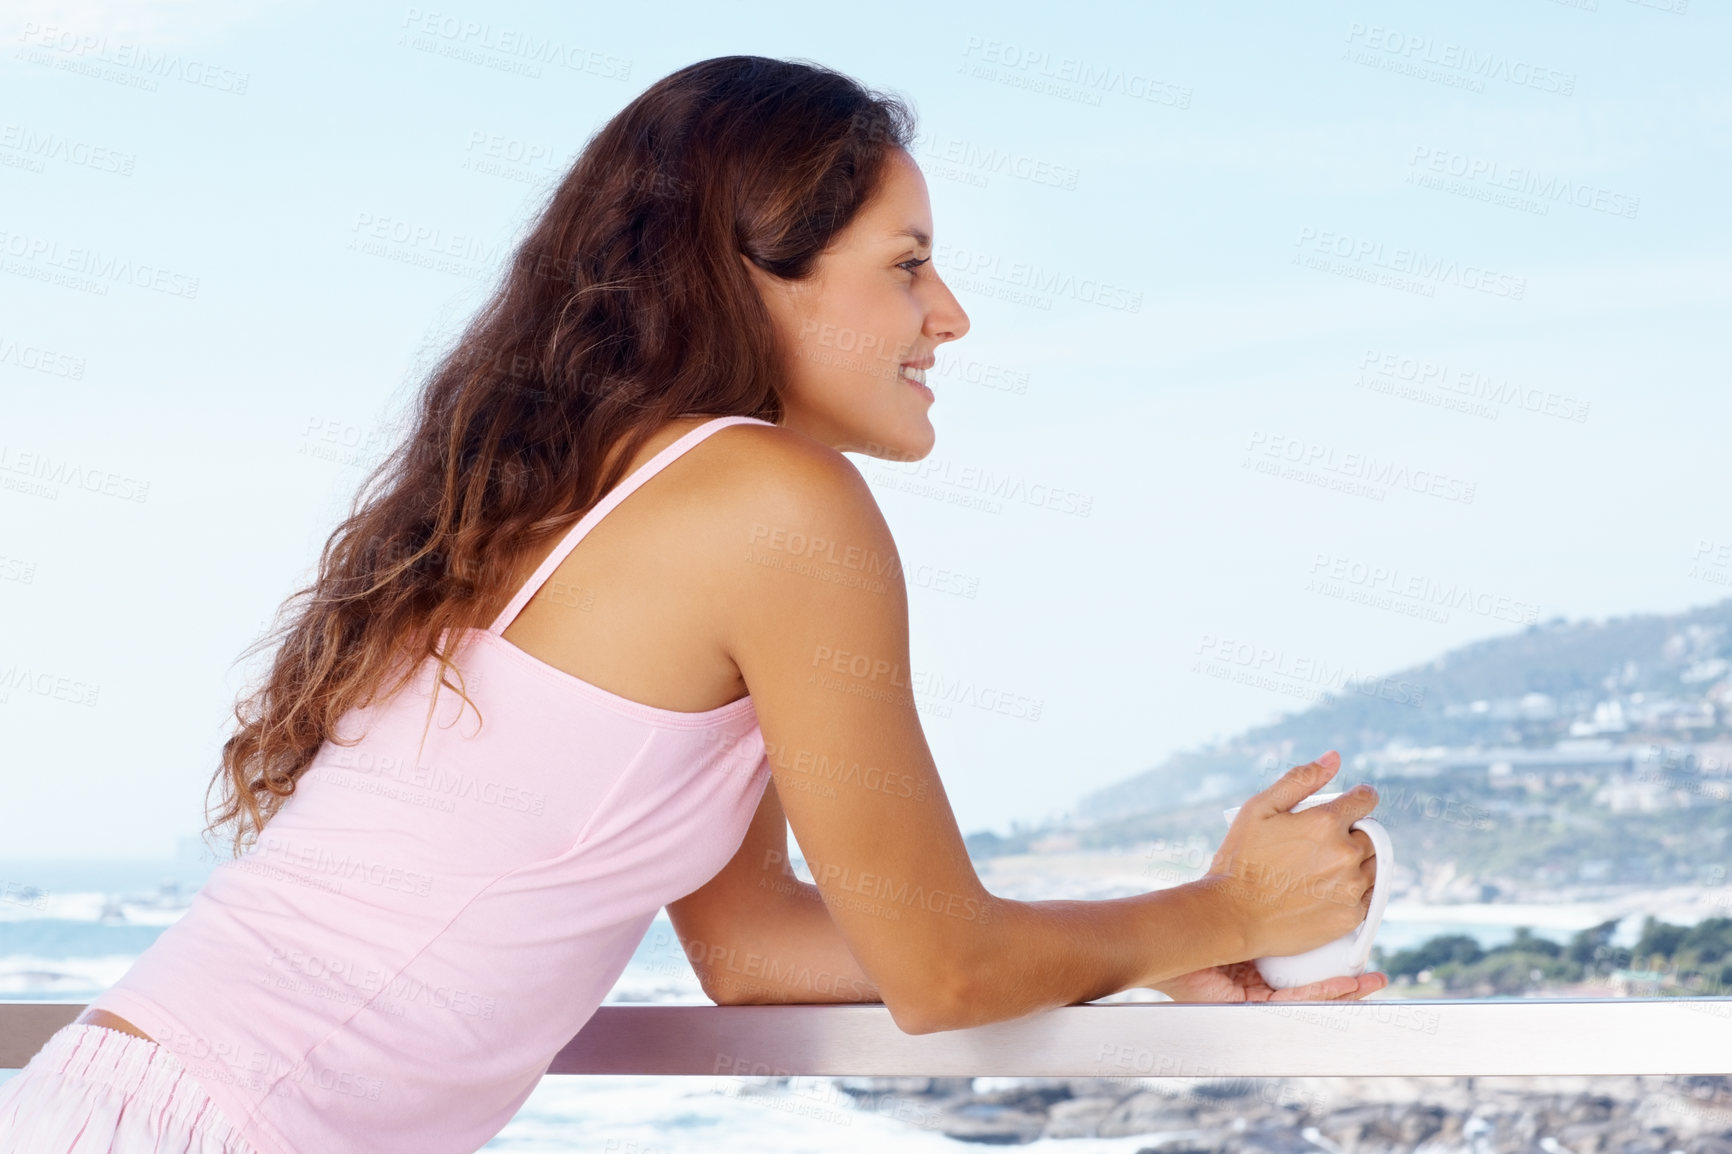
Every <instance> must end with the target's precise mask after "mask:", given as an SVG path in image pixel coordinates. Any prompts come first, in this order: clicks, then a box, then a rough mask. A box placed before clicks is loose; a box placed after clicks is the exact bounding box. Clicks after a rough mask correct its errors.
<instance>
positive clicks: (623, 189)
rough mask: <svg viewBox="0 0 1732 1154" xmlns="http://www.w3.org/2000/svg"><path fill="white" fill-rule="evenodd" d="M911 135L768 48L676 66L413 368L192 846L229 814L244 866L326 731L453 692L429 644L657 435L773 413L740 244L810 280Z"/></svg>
mask: <svg viewBox="0 0 1732 1154" xmlns="http://www.w3.org/2000/svg"><path fill="white" fill-rule="evenodd" d="M913 135H914V118H913V115H912V113H911V111H910V110H909V109H908V107H907V106H906V105H904V104H903V103H902V102H900V101H898V100H896V99H895V98H893V97H889V96H885V95H883V94H880V93H876V92H872V91H870V90H868V89H866V88H863V87H862V86H861V85H860V84H858V83H857V82H855V81H854V80H852V79H849V78H848V77H846V76H843V75H840V74H838V73H836V72H833V71H830V70H829V69H826V68H822V67H819V66H817V65H814V64H811V63H809V62H805V61H784V60H772V59H767V58H765V57H761V56H724V57H718V58H715V59H712V60H704V61H701V62H699V63H697V64H693V65H690V66H688V67H686V68H682V69H680V70H679V71H678V72H675V73H673V74H672V75H670V76H667V77H665V78H664V79H662V80H660V81H657V82H656V83H655V84H653V85H651V86H650V87H649V88H648V89H647V90H646V91H645V92H644V93H643V94H642V95H640V96H638V97H637V99H635V100H633V101H632V102H631V103H630V104H629V105H627V106H626V107H625V109H624V110H622V111H621V112H620V113H619V114H618V115H617V116H615V117H614V118H613V119H612V120H610V121H608V123H607V124H606V126H604V127H603V128H602V129H601V131H600V132H598V133H596V134H595V136H594V137H592V138H591V139H590V141H589V142H588V144H587V145H586V146H585V147H584V149H583V152H582V153H581V154H580V155H579V156H578V158H577V160H576V162H575V163H574V164H573V165H572V167H571V170H570V171H569V172H568V173H566V174H565V177H564V178H563V179H562V180H561V181H560V182H559V185H558V186H557V188H555V189H554V191H553V192H552V194H551V195H550V197H549V198H548V201H547V203H546V205H545V207H544V208H543V209H542V210H541V213H540V216H539V218H538V219H537V220H536V222H535V225H534V227H533V229H532V230H531V231H530V233H529V235H528V237H527V239H525V240H524V241H523V243H522V244H521V246H519V247H518V248H517V250H516V251H515V252H514V253H513V255H512V259H511V261H510V264H509V266H508V267H507V268H506V269H505V271H504V274H503V276H502V278H501V283H500V285H499V287H498V288H497V289H496V290H495V291H494V292H493V293H492V295H491V296H490V297H489V299H488V301H487V303H486V304H485V305H483V306H482V308H481V309H480V311H479V312H478V313H477V315H476V316H475V318H474V320H472V321H471V322H470V323H469V325H468V326H467V327H466V328H465V330H464V331H463V332H462V334H461V335H460V336H459V337H458V339H457V341H456V343H455V344H454V346H452V347H451V348H450V349H449V350H448V351H447V352H445V353H444V354H443V355H442V356H441V358H440V359H439V361H438V362H437V363H436V364H435V365H434V366H433V367H432V369H431V370H430V371H429V373H428V374H427V377H426V380H425V382H424V383H423V384H422V385H421V386H420V388H419V390H418V392H417V394H416V397H415V399H414V402H413V405H412V417H411V421H410V423H409V426H408V429H407V432H406V434H405V436H404V438H403V440H402V442H401V443H400V444H398V445H397V446H396V448H395V449H394V450H393V451H392V452H391V453H390V454H389V455H388V456H387V457H386V458H385V460H384V461H382V462H381V463H380V464H379V465H378V466H377V467H376V468H375V469H374V470H373V471H372V472H371V473H369V474H368V476H367V478H366V479H365V480H364V481H363V482H362V483H361V486H360V490H359V492H358V493H357V495H356V497H355V500H354V503H353V505H352V506H351V509H350V512H349V515H348V517H347V519H346V520H344V521H343V522H342V523H341V524H340V525H338V527H337V528H336V530H335V531H334V532H333V533H332V534H331V536H330V538H329V539H328V540H327V541H326V543H325V546H324V548H323V550H322V551H321V553H320V556H319V563H318V572H317V576H316V578H315V579H314V581H313V583H312V584H311V585H309V586H307V587H306V588H304V589H301V590H298V591H297V592H295V593H294V594H292V595H291V596H290V597H289V598H288V599H287V600H286V601H285V603H284V605H283V607H282V608H281V609H279V611H278V614H277V616H276V618H275V619H274V621H273V628H272V629H271V630H270V631H269V632H268V633H266V634H265V635H264V636H263V637H261V638H260V639H259V640H258V641H256V642H255V643H254V644H253V645H252V646H251V647H249V648H248V649H247V650H246V652H245V653H243V655H242V657H243V658H245V657H247V656H249V655H252V654H254V653H258V652H261V651H263V650H266V649H269V648H272V647H276V652H275V655H274V658H273V661H272V664H271V667H270V671H269V673H268V675H267V676H266V677H265V678H264V680H263V683H262V684H261V685H259V686H258V687H257V688H256V689H254V690H252V691H250V693H249V694H248V695H247V696H245V697H244V698H243V699H242V700H241V701H240V702H239V703H238V704H237V705H236V707H235V719H236V721H237V723H238V725H237V728H236V731H235V733H234V735H233V736H232V737H230V738H229V739H228V740H227V741H226V742H225V743H224V744H223V751H222V766H221V768H219V769H218V770H217V771H216V773H215V776H214V778H213V780H212V782H211V791H217V790H220V801H219V802H218V803H217V804H214V805H212V804H210V792H207V794H206V802H207V806H206V813H207V817H209V818H210V820H209V823H208V824H207V826H206V830H205V832H206V833H207V834H209V833H211V832H213V831H216V830H220V829H222V828H224V827H226V826H230V825H232V826H233V827H234V828H233V836H232V846H231V849H232V853H233V854H234V855H236V856H238V855H239V854H241V853H242V852H243V850H244V849H245V847H246V846H247V845H249V844H250V843H252V842H254V841H256V840H257V838H258V836H259V834H260V833H261V832H262V831H263V829H264V826H265V823H266V822H268V821H269V820H270V818H271V817H272V816H273V815H274V814H275V813H276V812H277V811H278V810H279V809H280V808H281V807H282V805H283V803H284V802H286V801H287V800H288V799H289V798H290V797H291V796H292V795H293V794H294V791H295V782H296V780H297V779H298V778H299V777H300V775H301V774H302V773H303V772H305V770H306V768H307V766H308V765H309V764H310V763H311V762H312V760H313V758H314V756H315V754H317V752H318V750H319V748H320V747H321V746H322V745H323V744H324V743H325V742H326V741H335V740H336V724H337V722H338V721H339V719H341V718H342V717H343V715H344V714H345V713H347V712H348V711H349V710H350V709H352V708H356V707H359V706H364V705H367V704H369V703H370V702H371V701H373V700H374V698H375V697H381V698H385V697H389V696H390V695H391V694H394V693H395V692H397V691H398V690H399V689H401V688H402V687H403V685H404V684H406V683H407V682H408V681H409V679H410V678H411V677H412V676H413V675H414V673H415V672H416V670H417V669H418V668H419V667H420V666H422V665H424V664H425V662H426V660H427V659H428V658H431V659H433V660H434V661H437V662H438V664H439V670H440V673H439V685H442V686H450V687H451V688H453V689H455V690H457V692H458V693H459V694H460V695H462V696H463V699H464V700H465V701H466V702H468V701H469V698H468V695H467V694H464V693H463V690H462V687H461V684H458V685H452V683H451V682H449V681H447V680H446V676H447V674H449V673H451V672H452V671H454V670H455V669H456V666H455V665H454V664H453V663H452V661H451V660H450V658H449V656H448V655H447V653H446V652H445V651H444V649H443V648H442V647H441V645H440V639H441V637H442V636H443V635H444V634H445V632H446V631H447V630H450V632H451V636H452V637H458V636H460V635H461V631H462V630H464V629H468V628H475V627H482V628H484V627H485V626H486V625H487V624H488V622H487V621H485V620H483V619H482V617H481V614H482V613H483V612H485V611H486V610H487V608H488V607H489V606H491V605H494V604H497V603H498V602H499V601H500V600H501V597H502V595H503V591H504V586H505V583H506V582H507V581H508V580H510V579H511V577H512V575H513V572H514V567H515V561H516V559H518V558H519V557H521V556H522V555H523V553H524V551H525V550H529V549H534V548H536V547H537V546H538V545H542V544H548V545H550V544H551V541H550V539H551V538H552V537H554V536H555V535H556V534H559V533H561V532H562V531H564V530H565V529H567V528H569V527H570V526H571V525H572V524H573V523H574V522H575V521H576V520H577V519H578V518H579V517H581V516H582V515H583V514H584V513H585V512H586V511H588V510H589V509H590V508H591V507H592V506H593V505H594V504H595V502H596V501H598V500H599V499H600V498H601V497H602V496H603V495H604V494H605V493H606V492H607V491H608V490H609V489H611V488H612V487H613V486H614V485H616V484H618V482H619V481H620V480H621V479H622V477H623V474H624V472H625V469H626V466H627V464H628V463H629V462H630V460H631V459H632V457H633V456H634V455H635V454H636V453H637V451H638V450H639V449H640V448H641V447H642V446H643V444H644V442H645V440H646V439H647V438H648V437H649V436H650V435H651V434H652V433H653V432H654V431H655V430H656V429H657V428H659V427H661V426H662V425H664V424H665V423H666V422H668V421H669V420H671V419H674V418H677V417H680V416H685V415H702V414H714V415H723V414H744V415H747V416H753V417H759V418H762V419H764V420H767V421H772V422H774V421H779V420H780V418H781V414H782V406H781V402H780V400H779V389H780V387H781V383H782V367H781V366H782V364H783V362H782V361H781V360H780V359H779V355H778V346H777V344H776V341H775V335H774V330H773V329H772V327H771V321H770V316H769V313H768V311H767V310H766V308H765V306H764V304H763V301H762V299H761V298H760V297H759V295H758V292H757V289H756V286H755V285H754V284H753V283H752V280H751V278H750V274H749V273H748V270H747V269H746V268H745V265H744V262H742V261H741V259H740V254H744V255H745V256H746V257H747V258H748V259H749V260H750V261H751V262H752V263H753V264H754V265H756V266H757V267H758V268H760V269H763V270H764V271H766V272H768V273H771V274H774V275H776V276H778V277H782V278H785V279H790V280H798V279H802V278H804V277H807V276H809V275H810V273H811V272H812V269H813V264H814V261H815V260H816V258H817V257H818V255H819V254H820V253H821V252H823V251H824V250H825V249H826V248H827V247H828V246H829V244H830V242H831V240H832V238H833V237H834V236H835V235H836V233H837V232H839V231H840V230H841V229H843V228H844V227H846V226H847V224H848V223H849V222H850V221H851V220H852V219H853V218H854V216H855V214H856V213H857V212H858V211H859V210H860V208H861V206H862V205H864V204H865V203H866V202H867V201H868V200H869V199H870V198H871V196H872V195H873V193H874V192H875V191H876V189H877V186H878V182H879V179H880V176H881V173H882V171H883V166H884V161H885V158H886V155H887V154H888V152H889V150H890V149H892V148H902V149H907V148H908V147H909V146H910V144H911V142H912V140H913ZM409 655H413V656H414V657H415V660H405V658H406V657H408V656H409ZM392 674H396V676H395V677H394V678H393V677H392V676H391V675H392ZM460 681H461V673H459V682H460ZM470 704H473V702H471V703H470ZM351 744H352V742H351Z"/></svg>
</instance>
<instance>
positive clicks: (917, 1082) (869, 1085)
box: [835, 1077, 934, 1098]
mask: <svg viewBox="0 0 1732 1154" xmlns="http://www.w3.org/2000/svg"><path fill="white" fill-rule="evenodd" d="M933 1081H934V1079H931V1078H888V1077H857V1078H837V1079H835V1082H836V1088H837V1089H839V1090H841V1091H842V1092H843V1093H844V1094H852V1095H853V1096H854V1097H856V1098H866V1097H870V1096H872V1095H875V1094H925V1093H928V1092H929V1091H930V1090H931V1088H932V1083H933Z"/></svg>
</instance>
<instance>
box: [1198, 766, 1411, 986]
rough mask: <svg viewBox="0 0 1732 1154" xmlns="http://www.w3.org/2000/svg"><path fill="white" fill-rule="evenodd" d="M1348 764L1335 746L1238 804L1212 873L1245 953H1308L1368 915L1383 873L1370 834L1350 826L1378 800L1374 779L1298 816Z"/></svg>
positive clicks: (1210, 877) (1253, 955)
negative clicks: (1234, 918)
mask: <svg viewBox="0 0 1732 1154" xmlns="http://www.w3.org/2000/svg"><path fill="white" fill-rule="evenodd" d="M1340 768H1341V757H1340V755H1339V754H1337V753H1335V752H1334V751H1330V752H1329V753H1326V754H1324V755H1323V756H1322V757H1320V758H1318V759H1317V760H1316V761H1314V762H1311V763H1310V764H1308V765H1301V766H1298V767H1296V768H1294V769H1290V770H1288V771H1287V772H1286V773H1285V774H1283V775H1282V776H1281V778H1280V779H1279V780H1277V781H1276V782H1275V783H1274V784H1273V785H1271V786H1270V787H1269V788H1267V789H1265V790H1263V791H1262V792H1261V793H1259V794H1257V795H1256V796H1255V797H1252V798H1251V799H1250V800H1249V801H1247V802H1246V803H1245V804H1244V805H1243V806H1241V807H1240V808H1239V813H1238V816H1236V817H1235V818H1234V819H1233V824H1232V826H1231V827H1230V828H1229V829H1228V830H1227V836H1226V838H1225V839H1223V840H1222V842H1221V847H1220V848H1219V849H1218V850H1216V852H1215V858H1214V860H1213V861H1212V862H1211V863H1210V865H1209V870H1208V873H1207V874H1205V875H1204V879H1205V880H1207V881H1210V882H1212V883H1214V884H1215V885H1216V888H1217V889H1218V890H1219V892H1220V893H1221V894H1222V895H1223V896H1224V900H1225V901H1227V902H1228V904H1229V905H1230V906H1231V907H1232V908H1233V909H1234V910H1235V912H1236V914H1237V917H1238V920H1239V924H1240V925H1241V926H1242V927H1243V929H1244V934H1245V940H1244V942H1243V945H1242V949H1243V952H1242V953H1240V954H1239V956H1240V957H1250V958H1261V957H1268V956H1271V955H1273V956H1283V957H1284V956H1287V955H1290V954H1302V953H1304V952H1306V951H1307V950H1310V949H1313V948H1315V947H1317V946H1320V945H1323V944H1324V943H1325V942H1332V941H1334V940H1335V939H1337V938H1339V937H1341V936H1342V935H1344V934H1349V933H1352V932H1353V930H1354V929H1355V928H1356V927H1357V926H1359V925H1360V923H1362V922H1363V921H1364V920H1365V916H1366V914H1367V913H1368V912H1369V909H1370V906H1371V890H1372V887H1373V885H1374V883H1375V882H1376V880H1377V857H1376V852H1375V848H1374V847H1373V845H1372V844H1371V837H1370V835H1369V834H1367V833H1366V832H1365V831H1364V830H1356V829H1353V828H1351V827H1352V824H1353V823H1354V822H1355V821H1358V820H1359V819H1360V818H1362V817H1365V816H1366V815H1368V814H1369V813H1370V812H1371V811H1372V810H1373V809H1375V808H1376V807H1377V791H1376V790H1374V789H1372V788H1371V787H1370V786H1367V785H1360V786H1358V787H1357V788H1355V789H1351V790H1348V791H1347V792H1346V793H1344V794H1342V795H1341V796H1340V797H1338V798H1336V799H1335V800H1334V801H1330V802H1325V803H1324V804H1322V805H1316V806H1312V807H1311V808H1309V809H1306V810H1303V811H1301V812H1299V813H1293V812H1290V811H1291V810H1292V809H1293V807H1294V806H1295V805H1297V804H1298V803H1299V802H1301V801H1303V800H1305V799H1306V798H1307V797H1309V796H1310V795H1311V794H1313V793H1315V792H1316V790H1317V788H1318V787H1319V786H1321V785H1324V784H1326V783H1327V782H1328V781H1329V780H1330V779H1331V778H1333V777H1334V776H1335V773H1336V771H1337V770H1339V769H1340Z"/></svg>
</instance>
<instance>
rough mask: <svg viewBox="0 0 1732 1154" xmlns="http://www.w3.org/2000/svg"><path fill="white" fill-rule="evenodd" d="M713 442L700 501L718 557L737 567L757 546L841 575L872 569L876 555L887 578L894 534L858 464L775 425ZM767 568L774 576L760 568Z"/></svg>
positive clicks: (732, 429)
mask: <svg viewBox="0 0 1732 1154" xmlns="http://www.w3.org/2000/svg"><path fill="white" fill-rule="evenodd" d="M711 439H712V440H714V441H716V442H718V443H717V444H716V446H715V449H714V451H713V453H712V454H711V455H710V460H709V462H708V463H707V467H706V468H705V469H704V470H703V476H702V478H701V480H698V484H697V485H694V488H697V487H698V486H699V485H701V489H702V492H701V493H698V494H694V496H695V498H696V501H697V504H698V506H699V510H698V511H700V512H701V516H702V518H703V520H704V522H705V523H706V526H707V531H706V532H705V536H706V538H708V544H709V545H710V546H712V549H722V550H723V552H724V555H725V556H727V558H728V559H729V560H737V559H738V558H739V557H740V556H741V548H742V547H746V546H751V547H755V548H757V549H759V550H769V551H771V552H775V553H779V554H783V555H785V556H787V557H788V558H789V559H790V560H792V559H794V558H795V557H796V556H797V557H798V558H799V559H800V560H802V561H805V562H812V563H818V564H831V565H836V566H841V567H843V568H847V567H848V566H849V565H853V564H860V565H865V564H867V562H866V561H865V555H866V553H867V552H872V553H875V554H877V555H878V556H879V559H880V563H879V564H878V565H877V566H876V568H878V569H879V570H880V574H879V575H880V576H882V570H883V568H884V565H883V564H882V561H883V560H884V559H885V558H886V557H888V558H892V559H893V557H894V552H895V548H894V544H893V542H892V539H891V535H890V528H889V525H888V524H887V523H886V522H885V520H884V514H883V512H882V511H881V510H880V509H879V508H878V502H877V500H876V498H875V497H874V496H873V494H872V490H871V487H870V486H869V485H867V483H866V479H865V478H864V477H862V476H861V475H860V470H859V469H857V468H856V467H855V466H854V463H853V462H852V461H850V460H849V459H848V458H847V457H845V456H843V455H842V454H841V453H839V452H837V451H836V450H835V449H832V448H831V447H830V446H828V445H825V444H822V443H820V442H818V441H815V440H813V439H812V438H810V437H808V436H806V435H805V434H803V433H798V432H795V431H793V430H791V429H783V428H780V427H778V426H775V425H745V424H742V425H733V426H729V427H728V428H725V429H722V430H720V431H719V432H717V433H715V434H712V436H711ZM730 546H731V547H732V548H731V549H729V548H728V547H730ZM706 551H710V550H706ZM766 567H767V568H771V569H774V568H776V566H773V565H771V566H763V565H760V566H758V568H766Z"/></svg>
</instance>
